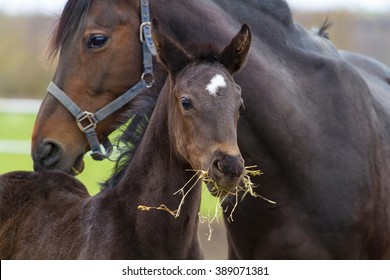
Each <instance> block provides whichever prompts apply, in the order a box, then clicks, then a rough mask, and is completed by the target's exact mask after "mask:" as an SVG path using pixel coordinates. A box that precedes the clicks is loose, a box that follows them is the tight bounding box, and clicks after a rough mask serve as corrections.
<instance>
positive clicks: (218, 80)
mask: <svg viewBox="0 0 390 280" xmlns="http://www.w3.org/2000/svg"><path fill="white" fill-rule="evenodd" d="M225 87H226V81H225V78H224V77H223V76H222V75H221V74H216V75H215V76H214V77H213V78H212V79H211V80H210V83H209V84H208V85H207V86H206V90H207V91H208V92H209V93H210V94H211V95H213V96H217V92H218V90H219V89H220V88H225Z"/></svg>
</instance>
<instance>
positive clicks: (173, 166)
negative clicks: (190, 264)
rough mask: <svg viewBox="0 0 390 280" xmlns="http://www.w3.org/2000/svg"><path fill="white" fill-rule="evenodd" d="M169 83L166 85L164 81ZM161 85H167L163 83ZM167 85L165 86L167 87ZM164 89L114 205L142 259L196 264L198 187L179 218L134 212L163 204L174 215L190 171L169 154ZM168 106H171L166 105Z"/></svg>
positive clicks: (156, 211) (166, 214)
mask: <svg viewBox="0 0 390 280" xmlns="http://www.w3.org/2000/svg"><path fill="white" fill-rule="evenodd" d="M168 80H169V79H168ZM168 80H167V81H168ZM167 83H169V82H167ZM168 88H169V85H166V86H165V87H164V88H163V90H162V92H161V93H160V97H159V99H158V101H157V104H156V108H155V110H154V112H153V114H152V117H151V119H150V122H149V125H148V127H147V129H146V131H145V134H144V137H143V139H142V141H141V143H140V145H139V147H138V148H137V151H136V153H135V155H134V158H133V159H132V161H131V163H130V165H129V167H128V169H127V171H126V173H125V175H124V177H123V179H122V180H121V182H120V183H119V186H117V187H116V188H112V189H111V191H113V192H115V191H117V196H118V200H119V201H121V205H122V208H124V209H125V212H126V215H128V216H129V218H130V219H129V220H130V221H132V222H134V225H130V226H131V227H133V229H134V238H136V241H137V242H136V244H140V245H139V246H141V247H142V246H143V248H142V249H140V251H141V252H143V253H142V254H144V255H143V257H146V258H156V254H157V255H158V256H157V257H159V258H168V259H169V258H183V259H191V258H202V257H203V256H202V253H201V252H200V246H199V243H198V238H197V229H198V213H199V209H200V196H201V186H200V184H198V186H196V187H194V188H193V189H192V191H191V193H189V195H188V196H187V197H186V200H185V204H184V205H183V207H182V209H181V212H180V213H181V214H180V215H179V217H177V218H175V217H173V216H172V215H171V214H170V213H168V212H167V211H161V210H151V211H141V210H140V209H138V206H140V205H144V206H152V207H155V206H160V205H162V204H164V205H165V206H166V207H168V208H169V209H171V210H176V209H177V208H178V206H179V204H180V201H181V198H182V196H181V194H177V195H174V193H175V192H177V191H178V190H179V189H180V188H182V187H183V186H184V185H185V183H187V182H188V181H189V180H190V179H191V177H192V176H193V173H192V172H187V171H185V170H186V169H190V167H191V166H190V165H189V164H188V163H186V162H184V161H183V160H182V159H181V158H180V157H179V156H178V155H177V153H176V152H175V151H174V148H173V147H174V145H173V144H172V141H171V136H170V133H169V124H168V110H169V107H168V106H169V105H168V100H169V96H168V95H169V92H168ZM170 106H172V105H170Z"/></svg>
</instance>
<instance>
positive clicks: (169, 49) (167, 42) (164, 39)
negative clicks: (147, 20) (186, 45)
mask: <svg viewBox="0 0 390 280" xmlns="http://www.w3.org/2000/svg"><path fill="white" fill-rule="evenodd" d="M152 37H153V42H154V45H155V46H156V50H157V57H158V59H159V60H160V61H161V62H162V63H163V64H164V65H165V66H166V67H167V69H168V71H169V72H170V73H171V74H172V75H176V74H177V73H178V72H179V71H181V70H182V69H183V68H184V67H185V66H187V64H188V63H189V61H190V56H189V55H188V54H187V52H186V51H185V50H184V49H183V48H182V47H180V46H179V45H178V44H177V43H176V42H175V41H174V40H172V39H171V38H170V37H169V36H168V35H166V34H165V33H164V32H163V31H162V30H161V28H160V26H159V24H158V21H157V19H155V18H154V19H153V20H152Z"/></svg>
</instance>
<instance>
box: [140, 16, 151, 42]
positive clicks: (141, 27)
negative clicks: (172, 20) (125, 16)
mask: <svg viewBox="0 0 390 280" xmlns="http://www.w3.org/2000/svg"><path fill="white" fill-rule="evenodd" d="M145 26H149V27H151V26H152V23H151V22H150V21H147V22H143V23H141V25H140V26H139V40H140V41H141V43H143V42H144V41H145V36H144V27H145Z"/></svg>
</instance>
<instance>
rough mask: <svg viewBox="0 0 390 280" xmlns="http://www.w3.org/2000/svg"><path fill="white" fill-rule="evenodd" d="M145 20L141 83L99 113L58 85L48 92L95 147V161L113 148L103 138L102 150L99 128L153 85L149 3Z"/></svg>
mask: <svg viewBox="0 0 390 280" xmlns="http://www.w3.org/2000/svg"><path fill="white" fill-rule="evenodd" d="M141 21H142V24H141V26H140V40H141V42H142V45H143V67H144V72H143V74H142V76H141V80H140V81H139V82H138V83H137V84H136V85H134V86H133V87H132V88H130V89H129V90H127V91H126V92H125V93H123V94H122V95H120V96H119V97H118V98H117V99H115V100H114V101H112V102H111V103H109V104H108V105H106V106H105V107H103V108H102V109H100V110H98V111H97V112H95V113H91V112H88V111H83V110H81V109H80V107H79V106H77V104H76V103H75V102H73V100H72V99H71V98H70V97H69V96H68V95H67V94H66V93H65V92H64V91H62V90H61V89H60V88H59V87H58V86H57V85H56V84H55V83H53V82H51V83H50V84H49V86H48V88H47V91H48V92H49V93H50V94H51V95H53V96H54V97H55V98H56V99H57V100H58V101H59V102H60V103H61V104H62V105H63V106H64V107H65V108H66V109H67V110H68V111H69V112H70V113H71V114H72V115H73V116H74V117H75V118H76V123H77V126H78V127H79V129H80V130H81V131H82V132H84V133H85V135H86V137H87V139H88V143H89V146H90V148H91V156H92V158H93V159H94V160H103V159H105V158H108V157H109V156H110V155H111V152H112V145H111V143H110V141H109V140H108V138H107V137H105V138H104V139H103V142H102V145H103V147H104V150H105V151H102V149H101V146H100V143H99V140H98V137H97V133H96V125H97V123H99V122H100V121H102V120H104V119H105V118H106V117H108V116H109V115H111V114H112V113H114V112H116V111H117V110H119V109H120V108H122V107H123V106H124V105H126V104H127V103H129V102H130V101H131V100H133V99H134V98H135V97H136V96H137V95H138V94H139V93H140V92H141V91H142V90H143V89H145V88H149V87H151V86H152V85H153V82H154V76H153V61H152V58H153V55H156V48H155V46H154V44H153V40H152V34H151V23H150V12H149V1H148V0H141Z"/></svg>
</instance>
